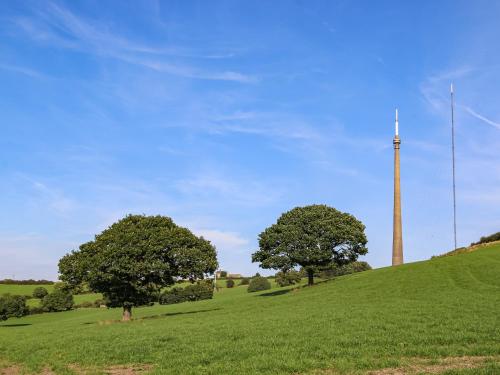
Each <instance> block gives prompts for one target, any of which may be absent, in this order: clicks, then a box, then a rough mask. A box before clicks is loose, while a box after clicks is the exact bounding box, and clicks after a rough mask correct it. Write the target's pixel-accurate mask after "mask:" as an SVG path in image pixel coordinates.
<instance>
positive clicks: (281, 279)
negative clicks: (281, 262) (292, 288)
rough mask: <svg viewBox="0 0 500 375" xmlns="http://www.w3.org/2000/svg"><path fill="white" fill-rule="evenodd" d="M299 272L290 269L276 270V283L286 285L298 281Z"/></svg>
mask: <svg viewBox="0 0 500 375" xmlns="http://www.w3.org/2000/svg"><path fill="white" fill-rule="evenodd" d="M300 279H301V276H300V272H297V271H295V270H290V271H288V272H282V271H280V272H278V273H277V274H276V276H275V280H276V284H278V285H279V286H288V285H294V284H298V283H300Z"/></svg>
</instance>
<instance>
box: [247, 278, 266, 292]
mask: <svg viewBox="0 0 500 375" xmlns="http://www.w3.org/2000/svg"><path fill="white" fill-rule="evenodd" d="M267 289H271V283H270V282H269V280H268V279H266V278H265V277H262V276H256V277H254V278H252V280H251V281H250V284H249V285H248V289H247V291H248V292H249V293H252V292H258V291H260V290H267Z"/></svg>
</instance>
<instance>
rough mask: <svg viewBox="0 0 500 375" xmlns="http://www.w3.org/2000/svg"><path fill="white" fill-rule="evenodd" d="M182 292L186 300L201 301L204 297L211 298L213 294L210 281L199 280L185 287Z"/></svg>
mask: <svg viewBox="0 0 500 375" xmlns="http://www.w3.org/2000/svg"><path fill="white" fill-rule="evenodd" d="M183 294H184V299H185V300H186V301H201V300H204V299H212V297H213V296H214V289H213V286H212V283H211V282H210V283H206V282H199V283H197V284H193V285H188V286H187V287H185V288H184V290H183Z"/></svg>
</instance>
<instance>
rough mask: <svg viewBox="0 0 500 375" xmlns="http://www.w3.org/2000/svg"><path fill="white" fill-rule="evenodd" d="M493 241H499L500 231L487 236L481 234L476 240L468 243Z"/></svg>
mask: <svg viewBox="0 0 500 375" xmlns="http://www.w3.org/2000/svg"><path fill="white" fill-rule="evenodd" d="M495 241H500V232H497V233H493V234H490V235H489V236H483V237H481V238H480V239H479V241H478V242H473V243H471V244H470V245H471V246H474V245H479V244H483V243H488V242H495Z"/></svg>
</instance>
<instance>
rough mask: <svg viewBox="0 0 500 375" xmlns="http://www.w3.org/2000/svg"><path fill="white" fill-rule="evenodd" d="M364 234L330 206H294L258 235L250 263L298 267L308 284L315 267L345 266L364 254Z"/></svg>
mask: <svg viewBox="0 0 500 375" xmlns="http://www.w3.org/2000/svg"><path fill="white" fill-rule="evenodd" d="M364 231H365V226H364V225H363V223H361V222H360V221H359V220H357V219H356V218H355V217H354V216H353V215H351V214H348V213H344V212H340V211H338V210H336V209H335V208H333V207H329V206H326V205H311V206H305V207H296V208H294V209H292V210H290V211H288V212H285V213H284V214H282V215H281V216H280V218H279V219H278V221H277V222H276V223H275V224H273V225H271V226H270V227H269V228H267V229H266V230H264V231H263V232H262V233H261V234H260V235H259V250H257V251H256V252H255V253H254V254H253V255H252V261H253V262H260V266H261V267H262V268H273V269H279V270H282V271H288V270H290V269H293V268H294V267H296V266H302V267H304V269H305V270H306V271H307V274H308V281H309V285H311V284H313V282H314V270H315V269H316V268H317V267H321V266H326V265H329V264H332V263H334V264H337V265H339V266H340V265H343V264H347V263H350V262H353V261H355V260H356V259H357V258H358V256H359V255H364V254H366V253H367V252H368V250H367V248H366V243H367V239H366V236H365V233H364Z"/></svg>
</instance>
